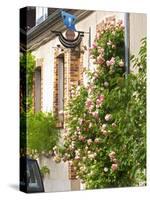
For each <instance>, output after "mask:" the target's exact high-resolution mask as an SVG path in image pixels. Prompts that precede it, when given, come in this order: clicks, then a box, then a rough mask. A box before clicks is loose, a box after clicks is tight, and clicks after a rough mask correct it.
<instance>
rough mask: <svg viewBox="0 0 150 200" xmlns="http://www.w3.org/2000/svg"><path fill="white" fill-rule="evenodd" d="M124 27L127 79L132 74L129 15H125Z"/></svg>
mask: <svg viewBox="0 0 150 200" xmlns="http://www.w3.org/2000/svg"><path fill="white" fill-rule="evenodd" d="M124 25H125V36H124V43H125V76H126V78H127V76H128V74H129V73H130V68H129V65H130V54H129V48H130V32H129V31H130V29H129V28H130V27H129V26H130V24H129V13H125V14H124Z"/></svg>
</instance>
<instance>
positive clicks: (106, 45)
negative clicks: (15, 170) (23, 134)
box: [54, 19, 146, 189]
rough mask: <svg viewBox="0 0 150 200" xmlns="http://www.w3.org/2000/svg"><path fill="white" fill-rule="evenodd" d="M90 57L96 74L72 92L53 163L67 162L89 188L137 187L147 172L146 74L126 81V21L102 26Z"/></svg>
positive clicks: (90, 72)
mask: <svg viewBox="0 0 150 200" xmlns="http://www.w3.org/2000/svg"><path fill="white" fill-rule="evenodd" d="M143 45H145V44H143ZM143 48H144V47H143ZM145 51H146V49H145ZM143 52H144V50H143ZM90 55H91V59H92V60H93V64H94V70H93V71H87V70H85V74H86V76H87V79H88V82H87V84H86V85H85V86H84V85H82V86H78V87H77V88H76V87H73V88H72V92H71V99H70V101H69V103H68V107H67V110H66V113H67V114H66V116H67V124H66V130H65V134H64V138H63V140H64V142H63V145H62V146H59V147H58V146H57V147H55V148H54V153H55V157H54V160H56V161H58V162H60V161H61V160H63V161H64V162H65V161H69V162H70V164H71V165H73V166H74V170H75V171H76V174H77V178H80V179H81V180H82V182H83V183H85V187H86V188H87V189H89V188H90V189H94V188H105V187H107V188H109V187H121V186H133V185H138V184H139V182H143V181H145V168H146V166H145V159H146V155H145V154H146V153H145V152H146V145H145V134H146V133H145V132H146V131H145V129H146V128H145V127H146V125H145V121H146V119H145V112H146V110H145V106H146V105H145V102H146V101H145V100H146V99H145V98H146V95H145V80H146V79H141V76H144V72H143V71H144V70H141V71H142V72H139V73H138V74H136V75H134V74H130V75H128V78H125V67H124V26H123V24H122V21H120V20H119V21H117V22H116V20H115V19H112V21H111V22H107V21H106V22H105V23H104V26H103V29H102V30H100V31H99V32H98V33H97V35H96V38H95V41H94V44H93V47H92V48H91V49H90ZM144 55H145V57H144V58H143V57H142V56H141V57H142V59H143V60H144V59H146V54H144ZM134 62H135V61H134ZM136 62H137V63H138V64H137V63H136V64H135V66H140V67H141V69H143V68H145V67H146V65H145V64H143V63H144V61H143V63H141V64H140V61H139V60H136ZM140 73H143V74H142V75H140Z"/></svg>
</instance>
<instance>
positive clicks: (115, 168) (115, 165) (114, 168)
mask: <svg viewBox="0 0 150 200" xmlns="http://www.w3.org/2000/svg"><path fill="white" fill-rule="evenodd" d="M111 169H112V171H113V172H114V171H116V170H117V169H118V164H112V166H111Z"/></svg>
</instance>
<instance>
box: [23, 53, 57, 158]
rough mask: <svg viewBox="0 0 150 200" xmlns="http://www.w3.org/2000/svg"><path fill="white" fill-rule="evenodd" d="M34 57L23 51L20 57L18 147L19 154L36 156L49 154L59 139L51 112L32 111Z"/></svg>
mask: <svg viewBox="0 0 150 200" xmlns="http://www.w3.org/2000/svg"><path fill="white" fill-rule="evenodd" d="M34 70H35V57H34V56H33V55H32V54H31V53H24V54H23V55H21V57H20V94H21V95H20V96H21V105H20V106H21V109H20V110H21V113H20V147H21V155H22V156H24V155H29V156H30V157H34V158H37V157H39V156H40V155H50V153H51V151H52V148H53V147H54V146H55V145H56V144H57V142H58V139H59V134H58V130H57V128H56V120H55V118H54V116H53V115H52V114H51V113H42V112H38V113H33V105H32V104H33V103H32V99H33V97H32V93H33V75H34Z"/></svg>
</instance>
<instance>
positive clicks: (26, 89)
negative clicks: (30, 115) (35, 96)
mask: <svg viewBox="0 0 150 200" xmlns="http://www.w3.org/2000/svg"><path fill="white" fill-rule="evenodd" d="M34 70H35V57H34V56H33V55H32V54H31V53H30V52H29V53H24V54H22V55H21V56H20V93H21V106H22V109H23V110H24V111H26V110H30V109H32V87H33V74H34Z"/></svg>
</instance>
